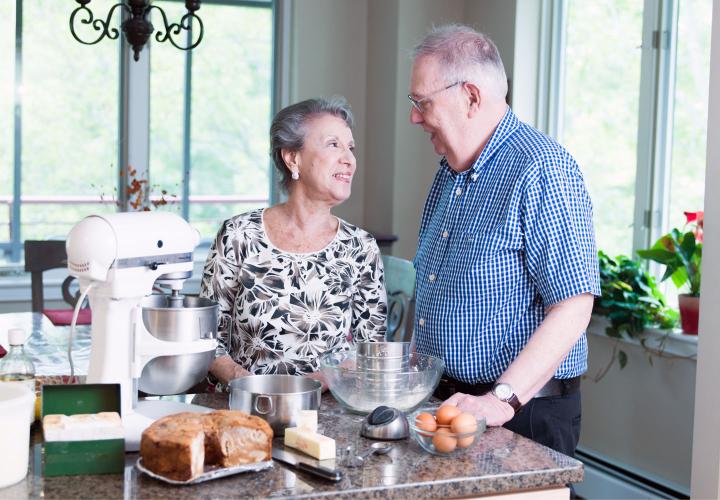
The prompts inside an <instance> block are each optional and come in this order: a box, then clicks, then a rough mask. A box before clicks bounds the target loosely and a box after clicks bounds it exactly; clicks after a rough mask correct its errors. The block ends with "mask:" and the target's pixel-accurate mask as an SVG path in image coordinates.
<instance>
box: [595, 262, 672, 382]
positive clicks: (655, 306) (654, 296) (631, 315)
mask: <svg viewBox="0 0 720 500" xmlns="http://www.w3.org/2000/svg"><path fill="white" fill-rule="evenodd" d="M598 264H599V268H600V288H601V292H602V295H601V296H600V297H599V298H598V299H596V300H595V311H594V312H595V313H597V314H601V315H603V316H606V317H607V318H608V321H609V323H610V324H609V326H608V327H607V328H606V329H605V334H606V335H607V336H608V337H613V338H616V339H621V338H624V337H629V338H634V339H637V340H639V341H640V344H641V345H642V346H643V347H645V338H644V336H643V335H644V334H645V331H646V330H647V329H649V328H653V329H658V330H668V331H669V330H671V329H672V328H674V327H675V325H676V324H677V319H678V314H677V311H675V310H673V309H671V308H669V307H668V306H667V303H666V302H665V297H664V295H663V294H662V292H661V291H660V290H659V289H658V287H657V284H656V282H655V278H653V277H652V276H651V275H650V274H649V273H648V272H647V271H645V269H644V268H643V266H642V264H641V263H640V262H638V261H636V260H633V259H631V258H630V257H627V256H625V255H618V256H617V257H615V258H614V259H613V258H611V257H609V256H608V255H607V254H606V253H605V252H603V251H602V250H601V251H599V252H598ZM616 358H617V361H618V363H619V364H620V368H621V369H622V368H624V367H625V365H626V363H627V354H626V353H625V352H624V351H623V350H622V349H618V348H617V346H616V347H615V348H614V349H613V355H612V359H611V361H610V364H611V363H612V362H613V361H614V360H615V359H616ZM610 364H608V366H607V367H606V368H605V369H604V370H603V371H602V372H601V373H600V374H599V375H598V376H597V377H596V378H595V380H596V381H598V380H600V379H601V378H602V377H603V376H604V374H605V373H606V372H607V370H608V369H609V368H610Z"/></svg>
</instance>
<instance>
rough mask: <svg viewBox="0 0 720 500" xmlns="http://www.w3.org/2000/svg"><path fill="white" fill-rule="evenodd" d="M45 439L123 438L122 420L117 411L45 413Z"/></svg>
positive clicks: (87, 439)
mask: <svg viewBox="0 0 720 500" xmlns="http://www.w3.org/2000/svg"><path fill="white" fill-rule="evenodd" d="M43 434H44V436H45V441H95V440H100V439H123V438H124V437H125V432H124V430H123V424H122V420H121V419H120V415H119V414H118V413H117V412H101V413H94V414H77V415H70V416H67V415H45V416H44V417H43Z"/></svg>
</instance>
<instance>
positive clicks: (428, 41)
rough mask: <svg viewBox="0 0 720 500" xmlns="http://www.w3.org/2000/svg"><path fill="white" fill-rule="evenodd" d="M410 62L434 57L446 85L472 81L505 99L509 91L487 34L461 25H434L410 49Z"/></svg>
mask: <svg viewBox="0 0 720 500" xmlns="http://www.w3.org/2000/svg"><path fill="white" fill-rule="evenodd" d="M412 56H413V62H415V61H417V60H418V59H419V58H421V57H428V56H429V57H433V58H435V59H436V60H437V61H438V62H439V64H440V67H441V69H442V73H443V75H444V78H446V79H447V84H448V85H450V84H452V83H455V82H459V81H462V82H471V83H474V84H476V85H478V86H479V87H480V88H481V89H483V90H485V91H486V92H489V93H491V94H492V95H494V96H496V97H498V98H500V99H503V100H504V99H505V96H506V95H507V91H508V85H507V76H506V74H505V66H503V62H502V59H500V53H499V52H498V49H497V47H496V46H495V44H494V43H493V41H492V40H491V39H490V37H488V36H487V35H485V34H483V33H480V32H478V31H475V30H474V29H472V28H470V27H469V26H465V25H462V24H447V25H444V26H438V27H433V28H432V29H431V30H430V32H429V33H428V34H427V35H426V36H425V38H423V40H422V41H421V42H420V43H419V44H418V45H417V46H416V47H415V49H414V50H413V54H412Z"/></svg>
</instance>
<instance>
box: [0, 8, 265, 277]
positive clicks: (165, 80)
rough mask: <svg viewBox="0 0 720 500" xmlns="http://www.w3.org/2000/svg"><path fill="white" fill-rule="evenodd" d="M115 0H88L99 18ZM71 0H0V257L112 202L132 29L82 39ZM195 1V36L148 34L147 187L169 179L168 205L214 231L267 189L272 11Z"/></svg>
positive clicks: (157, 191)
mask: <svg viewBox="0 0 720 500" xmlns="http://www.w3.org/2000/svg"><path fill="white" fill-rule="evenodd" d="M115 3H116V0H94V1H93V2H92V3H91V4H89V7H90V9H91V10H92V11H93V13H94V14H95V18H103V19H104V17H105V15H106V14H107V12H108V10H109V9H110V7H111V6H112V5H113V4H115ZM155 3H156V4H157V5H158V6H161V7H162V8H163V9H164V10H165V11H166V12H167V13H168V19H169V20H170V21H171V22H174V21H176V20H178V19H180V17H181V16H182V12H184V2H182V1H179V0H162V1H157V2H155ZM76 7H77V4H75V3H74V2H72V4H69V3H67V2H58V1H56V0H14V1H10V0H3V1H0V263H3V262H18V261H20V260H21V257H22V256H21V250H22V242H23V240H25V239H50V238H58V239H63V238H64V237H65V236H66V235H67V233H68V231H69V230H70V228H71V227H72V226H73V225H74V224H75V223H76V222H77V221H78V220H80V219H81V218H82V217H84V216H86V215H89V214H91V213H103V212H105V213H106V212H110V211H116V210H118V208H117V206H116V203H115V201H116V200H117V199H118V193H117V186H119V185H120V182H121V177H122V176H123V175H124V171H125V170H126V168H125V167H127V166H126V165H120V164H119V163H120V160H119V158H121V157H124V156H123V155H121V151H120V150H121V148H122V147H123V146H122V141H121V140H119V137H122V136H123V134H127V132H128V131H123V130H121V128H122V126H123V123H124V122H125V121H126V120H125V117H124V116H122V115H121V113H122V110H123V106H122V105H121V95H122V91H123V89H124V88H125V86H126V85H127V78H128V76H127V75H123V72H122V71H121V64H120V62H121V50H120V49H121V44H125V45H126V41H125V40H124V38H123V37H122V35H121V37H120V40H119V41H113V40H109V39H107V38H106V39H104V40H102V41H101V42H100V43H98V44H96V45H92V46H86V45H82V44H80V43H78V42H77V41H76V40H74V39H73V38H72V36H71V34H70V31H69V29H68V20H69V17H70V13H71V12H72V11H73V10H74V9H75V8H76ZM198 14H199V15H200V17H201V18H202V20H203V22H204V25H205V34H204V39H203V41H202V42H201V44H200V45H199V47H198V48H196V49H195V50H194V51H188V52H185V51H180V50H178V49H176V48H175V47H172V46H171V45H170V44H169V43H157V42H156V43H152V42H151V44H150V50H151V55H150V61H151V64H150V71H149V74H148V72H147V71H146V72H145V74H144V75H143V76H142V78H144V79H145V81H146V82H148V84H149V85H150V89H151V91H150V132H149V134H150V136H149V138H148V139H149V144H150V159H149V167H148V172H149V178H150V180H151V183H152V185H153V188H152V192H151V194H152V195H155V196H159V195H161V190H163V189H164V190H166V191H167V194H166V196H165V198H166V199H168V200H170V201H174V203H170V204H169V205H167V206H166V207H164V208H163V209H167V210H174V211H176V212H178V213H179V214H181V215H183V216H184V217H186V218H188V220H189V221H190V222H191V224H193V225H194V226H196V227H197V228H198V229H199V230H200V231H201V234H202V235H203V237H205V238H209V237H211V236H213V235H214V234H215V232H216V231H217V229H218V227H219V224H220V222H221V221H222V220H223V219H226V218H228V217H230V216H232V215H233V214H235V213H238V212H240V211H243V210H247V209H249V208H252V207H257V206H264V205H267V203H268V200H269V198H270V191H271V185H270V159H269V156H268V145H267V141H268V139H267V132H268V129H269V122H270V118H271V116H272V95H273V94H272V78H271V76H272V67H273V65H272V61H273V11H272V3H271V1H270V0H267V1H262V0H248V1H243V0H238V1H236V2H231V1H228V0H216V1H213V0H205V1H203V3H202V10H201V11H199V13H198ZM153 20H154V24H155V29H156V30H157V29H158V28H159V27H160V25H161V22H160V20H159V18H157V19H155V18H154V19H153ZM114 22H118V23H119V18H118V12H116V14H115V18H114ZM16 26H17V27H18V29H16ZM86 29H89V28H86ZM90 33H93V32H92V31H90ZM88 38H91V37H88ZM151 40H152V39H151ZM130 64H131V65H132V64H134V62H131V63H130ZM133 69H134V68H133ZM133 69H131V70H129V72H132V71H133ZM136 74H137V73H136ZM16 75H17V78H16ZM131 166H132V165H131ZM121 172H122V173H121ZM172 195H175V196H172Z"/></svg>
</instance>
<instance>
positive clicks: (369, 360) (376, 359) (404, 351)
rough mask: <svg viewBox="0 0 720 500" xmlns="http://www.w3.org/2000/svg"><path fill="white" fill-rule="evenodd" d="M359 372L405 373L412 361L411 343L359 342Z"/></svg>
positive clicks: (357, 347) (357, 351)
mask: <svg viewBox="0 0 720 500" xmlns="http://www.w3.org/2000/svg"><path fill="white" fill-rule="evenodd" d="M356 349H357V350H356V353H357V358H356V359H357V366H358V370H369V371H380V372H385V371H404V370H407V368H408V363H409V361H410V342H358V343H357V346H356Z"/></svg>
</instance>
